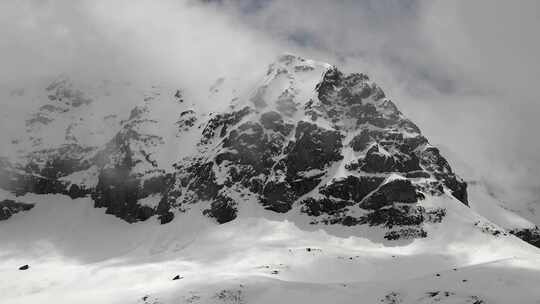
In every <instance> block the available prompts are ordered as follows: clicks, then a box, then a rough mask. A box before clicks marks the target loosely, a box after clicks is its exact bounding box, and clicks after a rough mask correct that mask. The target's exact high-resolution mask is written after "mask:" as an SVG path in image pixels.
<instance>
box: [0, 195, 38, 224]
mask: <svg viewBox="0 0 540 304" xmlns="http://www.w3.org/2000/svg"><path fill="white" fill-rule="evenodd" d="M32 208H34V204H28V203H21V202H16V201H14V200H10V199H6V200H3V201H0V221H3V220H7V219H8V218H10V217H11V216H12V215H13V214H16V213H19V212H22V211H28V210H30V209H32Z"/></svg>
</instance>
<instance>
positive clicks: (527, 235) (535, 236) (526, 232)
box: [510, 227, 540, 248]
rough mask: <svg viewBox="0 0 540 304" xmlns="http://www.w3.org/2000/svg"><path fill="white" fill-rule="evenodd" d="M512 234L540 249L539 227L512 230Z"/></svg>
mask: <svg viewBox="0 0 540 304" xmlns="http://www.w3.org/2000/svg"><path fill="white" fill-rule="evenodd" d="M510 233H511V234H513V235H515V236H517V237H518V238H520V239H522V240H524V241H525V242H527V243H529V244H531V245H533V246H536V247H538V248H540V229H539V228H538V227H534V228H527V229H514V230H511V231H510Z"/></svg>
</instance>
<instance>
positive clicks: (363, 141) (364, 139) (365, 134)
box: [350, 130, 372, 152]
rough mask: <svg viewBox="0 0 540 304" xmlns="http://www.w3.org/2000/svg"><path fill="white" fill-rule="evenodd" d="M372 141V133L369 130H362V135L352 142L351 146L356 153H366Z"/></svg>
mask: <svg viewBox="0 0 540 304" xmlns="http://www.w3.org/2000/svg"><path fill="white" fill-rule="evenodd" d="M371 141H372V138H371V135H370V132H369V131H368V130H362V132H361V133H360V134H358V135H356V136H355V137H354V138H353V139H352V140H351V143H350V145H351V147H352V148H353V150H354V151H356V152H359V151H364V150H365V149H366V148H367V147H368V146H369V143H370V142H371Z"/></svg>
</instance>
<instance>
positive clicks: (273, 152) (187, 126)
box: [2, 55, 467, 238]
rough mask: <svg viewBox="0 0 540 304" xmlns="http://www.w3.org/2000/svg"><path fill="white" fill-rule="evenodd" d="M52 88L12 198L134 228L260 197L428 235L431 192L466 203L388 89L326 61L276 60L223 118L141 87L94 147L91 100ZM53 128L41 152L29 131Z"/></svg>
mask: <svg viewBox="0 0 540 304" xmlns="http://www.w3.org/2000/svg"><path fill="white" fill-rule="evenodd" d="M216 89H217V90H219V88H214V90H216ZM46 90H47V93H48V94H49V95H48V103H47V104H45V105H43V106H41V107H40V109H39V111H38V112H37V113H36V114H34V115H32V116H31V118H29V120H28V121H27V126H28V131H29V132H30V133H31V134H33V136H32V137H31V138H30V139H31V143H32V144H33V145H34V146H35V147H37V149H34V150H32V151H29V152H28V153H27V154H26V157H24V160H23V162H21V163H15V164H9V165H6V166H4V168H5V169H4V170H3V172H2V175H3V176H4V178H2V181H3V184H2V186H3V188H5V189H8V190H13V191H15V192H16V193H19V194H22V193H24V192H35V193H41V194H44V193H64V194H68V195H70V196H71V197H74V198H76V197H81V196H86V195H90V196H91V197H92V198H93V200H94V201H95V205H96V207H105V208H106V210H107V213H111V214H114V215H116V216H118V217H120V218H122V219H124V220H126V221H128V222H135V221H144V220H147V219H148V218H150V217H152V216H154V215H157V216H158V218H159V219H160V221H161V222H162V223H167V222H169V221H171V220H172V219H173V218H174V214H175V213H177V212H183V211H185V210H186V209H189V208H192V207H193V206H195V205H202V206H203V211H202V212H203V213H204V214H205V215H207V216H209V217H212V218H215V220H216V221H217V222H218V223H225V222H228V221H231V220H234V218H235V217H236V216H237V214H238V212H239V210H240V209H242V208H243V207H242V206H244V205H260V206H261V207H263V208H264V209H266V210H270V211H272V212H278V213H287V212H300V213H303V214H306V215H307V216H310V217H311V218H312V223H313V224H318V223H320V224H341V225H346V226H353V225H362V224H370V225H385V226H387V227H392V226H398V227H402V226H406V227H407V228H406V229H402V228H400V229H401V230H398V231H391V232H389V234H388V235H387V237H388V238H396V237H399V236H398V235H400V234H403V233H406V234H411V233H412V234H413V235H414V236H420V237H421V236H424V235H425V232H424V231H423V230H422V229H421V227H420V225H421V224H422V222H423V221H424V220H425V219H426V218H431V217H433V214H439V215H441V213H442V212H443V211H442V210H426V209H425V208H424V207H422V206H421V203H420V202H421V201H422V200H423V199H425V198H426V196H433V195H435V196H438V195H445V194H446V193H448V194H451V195H452V196H454V197H455V198H457V199H458V200H459V201H461V203H463V204H465V205H466V204H467V191H466V188H467V185H466V183H464V182H463V180H462V179H461V178H459V177H458V176H457V175H456V174H455V173H454V172H453V171H452V169H451V167H450V165H449V164H448V162H447V161H446V160H445V159H444V158H443V157H442V156H441V155H440V153H439V150H438V149H437V148H435V147H433V146H431V145H430V144H429V142H428V140H427V139H426V138H425V137H424V136H422V134H421V132H420V129H419V128H418V127H417V126H416V125H415V124H414V123H413V122H411V121H410V120H408V119H407V118H405V117H404V116H403V114H402V113H401V112H400V111H399V110H398V108H397V107H396V105H395V104H394V103H393V102H392V101H391V100H390V99H388V98H387V97H386V96H385V93H384V92H383V90H382V89H381V88H380V87H379V86H377V85H376V84H375V83H374V82H372V81H370V79H369V77H368V76H367V75H365V74H357V73H353V74H349V75H346V74H343V73H342V72H341V71H339V70H338V69H337V68H336V67H333V66H331V65H329V64H325V63H320V62H316V61H312V60H307V59H304V58H300V57H297V56H294V55H283V56H281V57H279V59H278V60H277V61H276V62H275V63H273V64H271V65H270V66H269V68H268V71H267V73H266V76H265V78H264V79H263V80H262V81H261V82H260V84H259V85H258V86H257V87H255V88H254V89H253V91H252V92H250V93H247V94H245V96H244V97H243V98H242V96H239V97H237V98H236V99H234V100H233V101H231V105H230V107H229V110H227V111H225V112H221V113H199V112H197V111H196V110H195V109H194V108H190V107H189V106H188V105H189V104H190V103H189V102H188V101H187V100H184V98H182V96H181V91H180V90H177V91H176V92H174V94H173V93H171V94H170V96H167V97H166V98H163V96H161V94H162V93H161V92H158V93H154V94H149V95H148V96H146V97H145V98H144V101H143V103H141V104H140V105H137V106H135V107H134V108H132V109H131V111H130V112H129V115H128V117H127V119H123V120H121V121H118V118H117V115H111V114H108V115H105V116H103V118H102V119H103V121H104V122H110V123H111V124H112V123H114V122H115V121H114V119H116V122H117V124H118V127H117V128H116V129H117V130H116V133H114V134H111V135H109V138H110V139H109V140H108V141H106V142H104V143H103V144H101V145H89V144H85V143H84V141H85V139H86V137H87V136H88V134H89V133H90V131H89V130H84V126H85V123H86V121H88V120H90V119H89V117H87V116H85V115H86V114H88V111H86V110H82V111H81V110H79V109H81V108H84V107H87V106H89V104H91V103H92V102H93V99H92V98H91V97H88V96H85V95H84V93H83V92H82V91H80V90H78V89H76V88H74V87H73V85H71V84H70V83H69V81H68V80H66V79H61V80H59V81H55V82H54V83H52V84H51V85H50V86H49V87H47V89H46ZM76 113H77V114H76ZM79 113H81V114H83V115H82V116H81V115H80V114H79ZM167 113H170V114H168V115H165V114H167ZM59 125H61V126H62V127H63V130H64V131H65V133H64V134H63V135H62V132H58V131H59V130H60V129H61V128H60V127H59ZM86 125H88V123H86ZM97 127H98V128H99V127H102V125H101V124H98V126H97ZM47 129H54V131H55V133H56V134H55V135H56V137H59V136H60V137H61V140H59V141H58V142H57V144H56V145H53V146H52V147H50V148H47V149H42V148H41V143H42V142H45V141H50V140H51V139H50V138H49V137H44V138H40V137H36V136H35V134H36V133H37V134H39V133H40V132H42V133H43V134H47V133H46V131H47ZM113 129H114V128H113ZM49 131H51V132H50V133H52V130H49ZM59 134H60V135H59ZM62 137H63V140H62ZM179 150H182V151H181V152H180V154H183V155H182V157H178V156H177V155H174V153H175V152H176V151H179ZM6 163H7V161H6ZM293 209H295V210H293ZM411 227H414V229H413V228H411ZM396 233H397V234H396Z"/></svg>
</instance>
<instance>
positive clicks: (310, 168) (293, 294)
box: [0, 55, 540, 304]
mask: <svg viewBox="0 0 540 304" xmlns="http://www.w3.org/2000/svg"><path fill="white" fill-rule="evenodd" d="M245 87H248V89H244V88H245ZM4 98H11V99H12V100H13V102H16V101H17V100H19V99H21V100H23V99H25V98H27V99H31V100H33V101H34V102H35V103H36V107H35V108H36V111H33V112H31V113H30V114H29V115H28V117H27V118H26V119H25V120H23V121H22V125H23V126H24V127H22V128H13V131H12V132H6V131H5V130H3V132H4V133H2V142H5V143H6V145H4V147H3V150H2V153H3V155H4V156H2V157H0V165H1V166H2V167H0V244H2V245H1V246H0V297H1V301H0V302H1V303H148V304H150V303H163V304H165V303H246V304H247V303H474V304H480V303H540V290H539V289H538V288H536V287H537V286H538V285H539V284H540V249H538V248H537V247H534V246H533V245H536V246H539V245H540V237H539V236H540V233H539V232H538V228H536V226H535V224H537V223H533V222H531V221H528V220H526V219H524V218H522V217H521V216H519V215H518V214H516V213H514V212H512V211H510V210H509V209H508V208H506V207H505V206H504V205H503V204H502V203H501V202H499V201H497V199H496V198H495V197H494V196H493V195H491V194H490V193H489V191H487V189H485V188H484V186H483V185H482V184H479V183H470V184H469V185H467V183H466V182H465V181H464V180H463V179H462V178H461V177H459V176H458V175H457V174H456V173H455V172H454V171H453V170H452V168H451V167H450V164H449V162H448V161H447V160H446V159H445V158H444V157H443V156H442V155H441V153H440V151H439V150H438V149H437V148H436V147H434V146H432V145H430V144H429V141H428V139H427V138H425V137H424V136H423V135H422V133H421V131H420V130H419V129H418V127H417V126H416V125H415V124H414V123H413V122H411V121H410V120H408V119H407V118H406V117H404V116H403V114H402V113H401V112H400V111H399V110H398V109H397V107H396V106H395V104H394V103H393V102H392V101H390V100H389V99H388V98H387V97H386V96H385V94H384V92H383V91H382V89H381V88H379V87H378V86H377V85H376V84H375V83H373V82H372V81H371V80H369V78H368V77H367V76H366V75H364V74H349V75H345V74H343V73H342V72H340V71H339V70H338V69H337V68H335V67H332V66H330V65H328V64H325V63H320V62H315V61H312V60H307V59H303V58H299V57H296V56H292V55H285V56H282V57H280V58H279V59H278V60H277V61H276V62H275V63H273V64H272V65H270V67H269V68H268V70H267V73H266V75H265V76H264V77H263V78H262V79H261V80H260V82H258V83H257V84H255V85H254V86H248V85H246V84H238V83H234V81H230V80H228V79H225V78H220V79H218V80H217V81H216V83H215V85H213V86H212V87H211V88H210V90H208V92H206V93H204V94H198V95H196V94H190V92H189V90H182V89H177V88H167V87H159V86H154V87H152V88H150V89H149V90H139V89H137V88H134V87H133V86H132V85H130V84H125V83H120V84H114V83H110V82H104V83H103V84H99V85H97V86H84V85H80V84H75V83H74V82H72V81H70V80H68V79H66V78H60V79H58V80H56V81H54V82H52V83H50V84H47V85H46V86H44V88H43V89H36V90H35V91H31V90H26V91H24V90H16V91H13V92H10V93H9V94H8V95H7V97H6V96H5V97H4ZM201 98H206V99H208V100H209V101H213V102H216V103H219V104H225V106H223V107H221V108H219V109H218V108H215V109H212V110H208V109H204V108H203V107H201V106H200V103H199V101H200V99H201ZM11 99H10V100H11ZM118 100H121V101H122V102H118ZM223 100H225V101H228V102H225V103H224V102H223ZM206 104H212V102H210V103H208V102H207V103H206ZM21 131H22V132H21ZM516 236H518V237H519V238H522V239H523V240H525V241H527V242H529V243H530V244H528V243H526V242H524V241H522V240H521V239H519V238H518V237H516ZM531 244H532V245H531ZM25 265H27V267H22V268H20V267H21V266H25Z"/></svg>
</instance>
